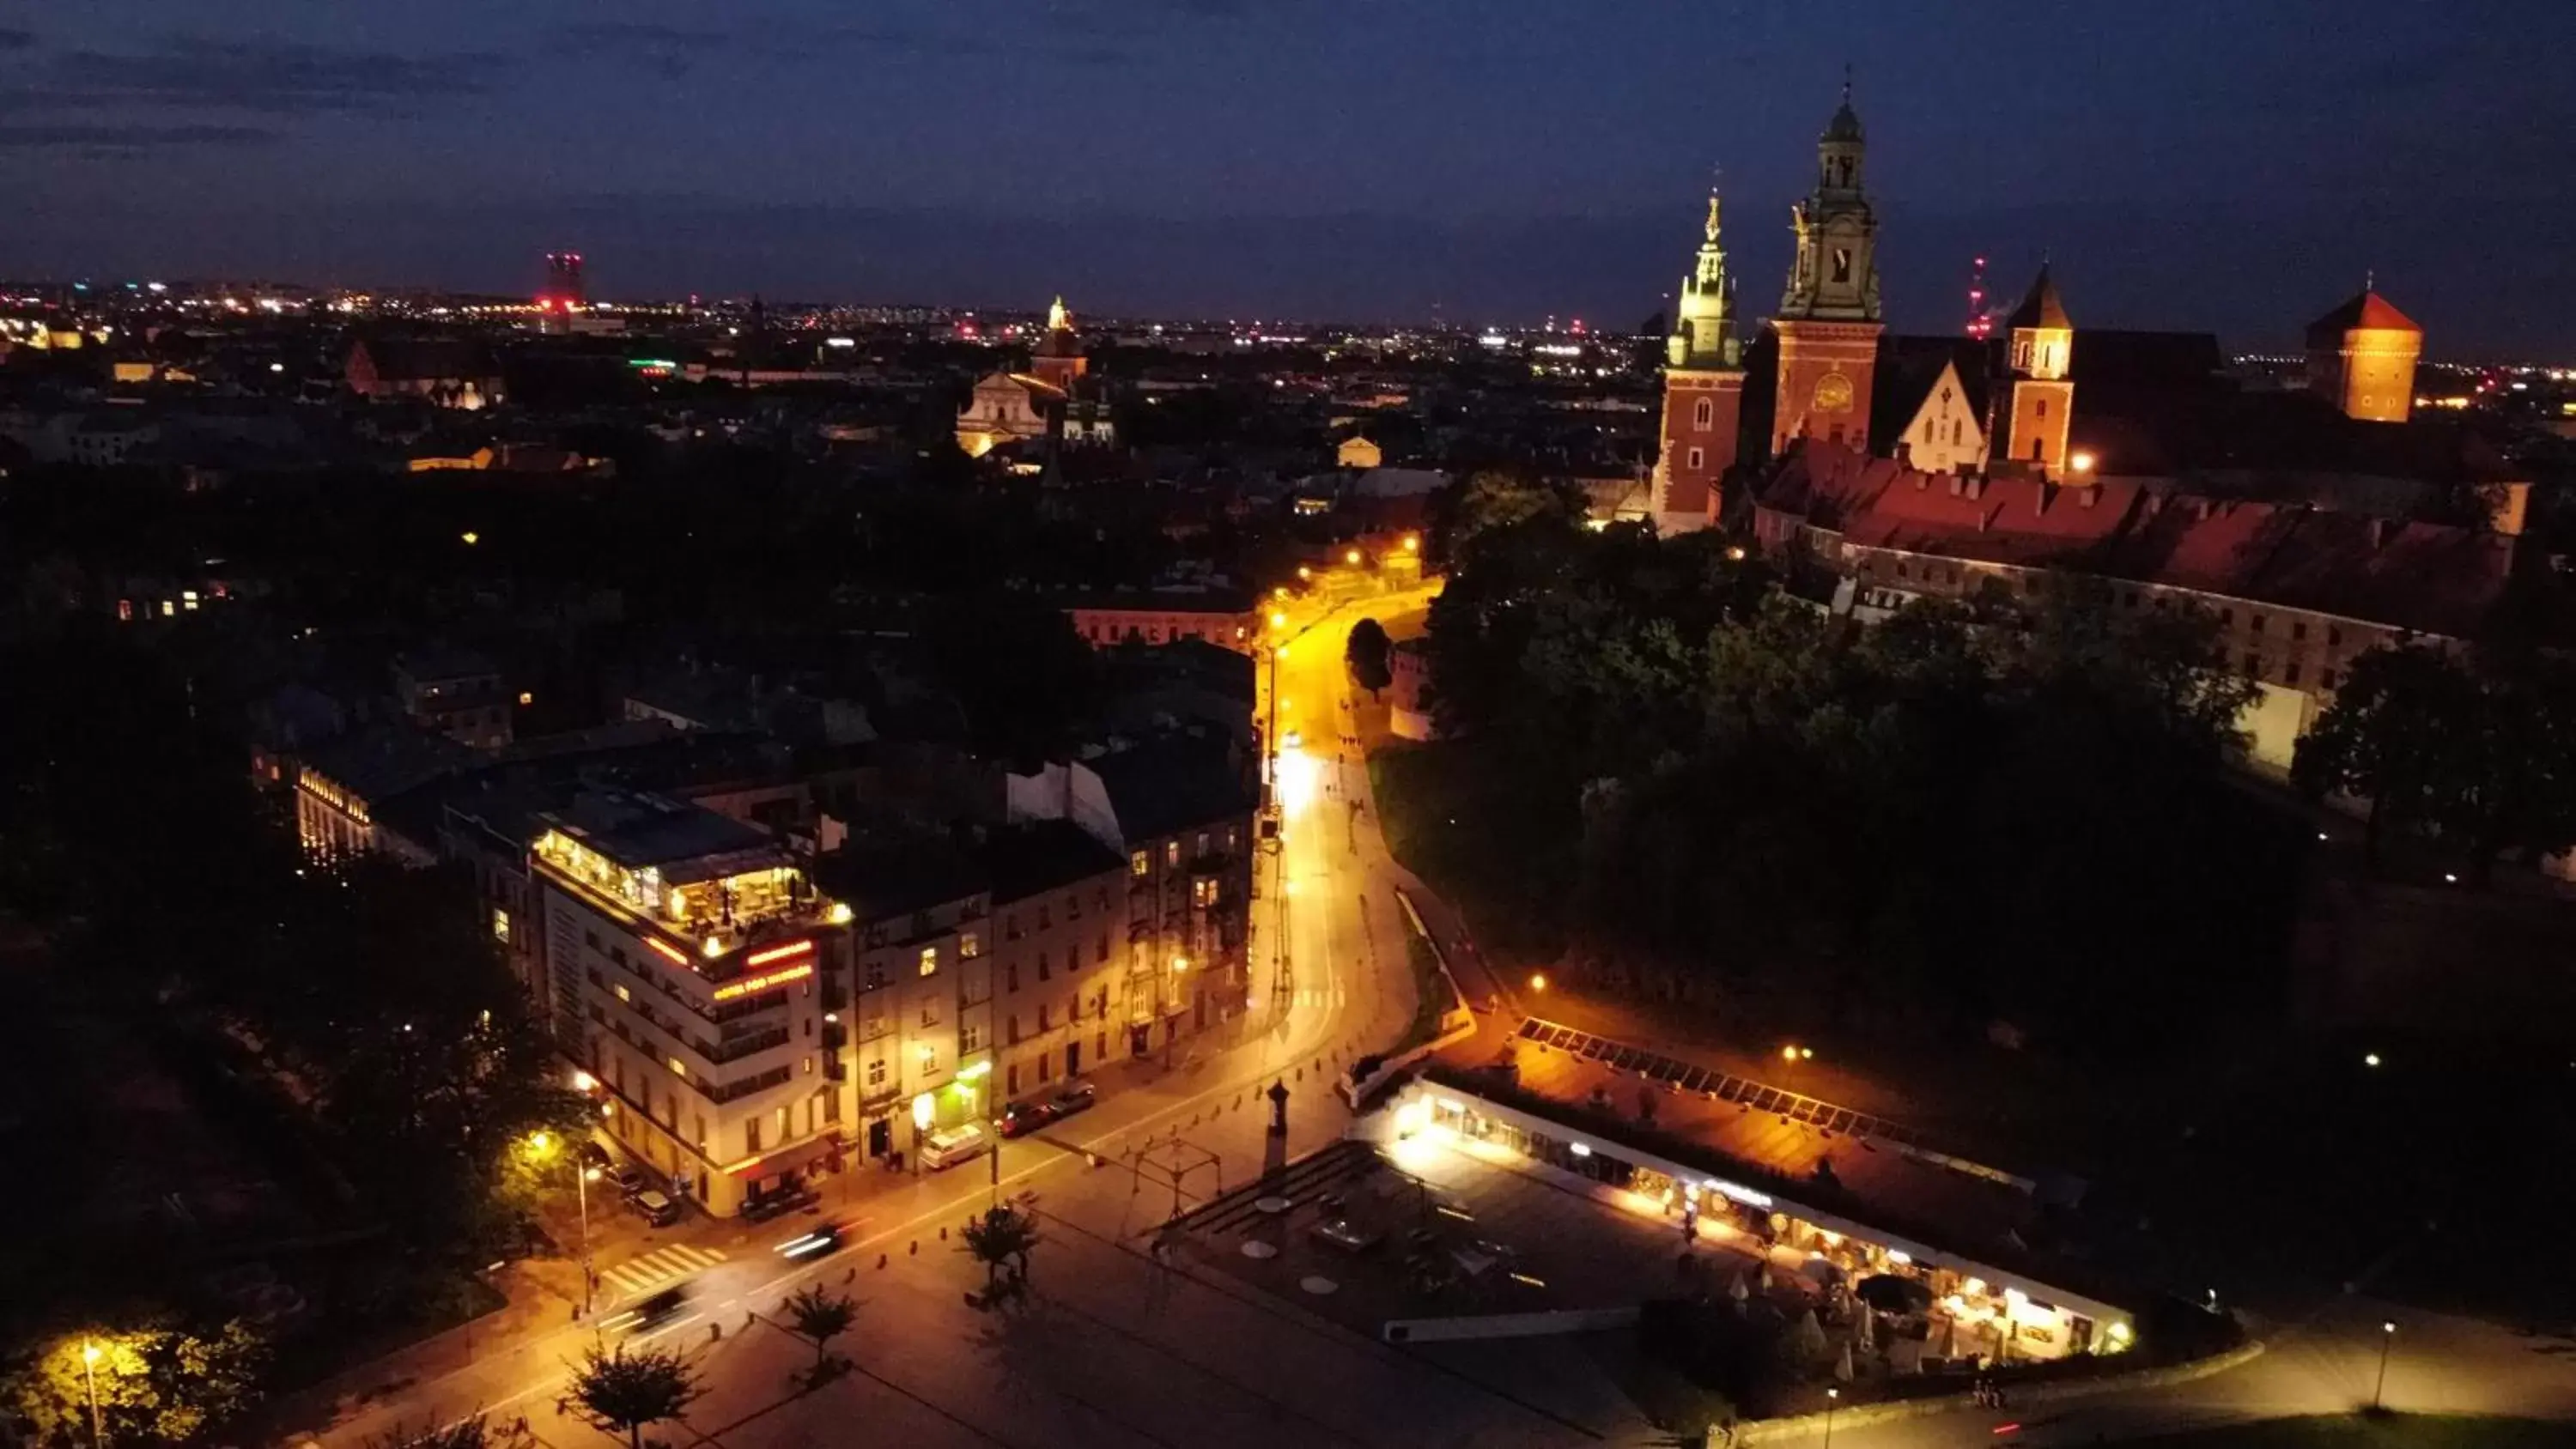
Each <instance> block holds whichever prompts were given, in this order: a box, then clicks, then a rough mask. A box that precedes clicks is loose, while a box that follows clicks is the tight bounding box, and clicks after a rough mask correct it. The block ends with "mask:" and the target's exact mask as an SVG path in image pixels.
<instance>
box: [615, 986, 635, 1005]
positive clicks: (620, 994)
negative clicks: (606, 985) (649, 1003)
mask: <svg viewBox="0 0 2576 1449" xmlns="http://www.w3.org/2000/svg"><path fill="white" fill-rule="evenodd" d="M612 989H613V990H615V991H616V993H617V999H618V1000H620V1001H623V1002H625V1003H626V1004H627V1005H629V1006H632V1005H634V1004H635V993H633V992H631V991H629V990H627V989H626V988H625V987H624V986H617V987H614V988H612Z"/></svg>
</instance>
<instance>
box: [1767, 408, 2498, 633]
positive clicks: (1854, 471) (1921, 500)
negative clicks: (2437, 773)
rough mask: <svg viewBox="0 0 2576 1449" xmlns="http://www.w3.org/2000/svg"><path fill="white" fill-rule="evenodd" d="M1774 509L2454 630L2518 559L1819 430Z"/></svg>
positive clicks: (1879, 533) (2349, 519) (1893, 541)
mask: <svg viewBox="0 0 2576 1449" xmlns="http://www.w3.org/2000/svg"><path fill="white" fill-rule="evenodd" d="M1759 503H1760V506H1761V507H1763V508H1766V509H1770V510H1773V511H1776V512H1782V513H1787V514H1790V515H1793V516H1798V517H1802V518H1804V519H1805V520H1806V521H1807V522H1809V523H1810V524H1812V525H1814V526H1817V527H1820V528H1826V529H1831V530H1833V531H1835V532H1838V533H1840V534H1841V535H1842V536H1843V537H1844V538H1845V539H1847V540H1849V541H1850V542H1852V543H1855V544H1860V545H1863V546H1865V547H1873V548H1886V549H1897V550H1902V551H1904V552H1908V553H1918V554H1926V555H1930V556H1933V557H1940V558H1957V559H1964V560H1969V561H1973V562H1982V563H1994V564H2004V565H2014V566H2021V567H2029V568H2063V569H2069V570H2074V571H2078V572H2084V573H2094V574H2100V575H2103V576H2105V577H2110V578H2116V579H2126V580H2131V581H2134V582H2138V583H2149V584H2160V585H2165V586H2168V587H2173V588H2183V589H2192V590H2196V591H2199V592H2202V593H2207V594H2213V595H2218V596H2222V597H2227V598H2239V599H2248V600H2253V601H2256V602H2263V603H2273V604H2279V605H2281V606H2283V607H2285V608H2297V609H2312V610H2315V611H2317V612H2320V613H2328V614H2340V615H2343V616H2344V617H2347V618H2353V619H2366V620H2370V621H2372V622H2374V623H2380V624H2388V625H2393V626H2395V627H2398V628H2402V629H2411V630H2415V631H2418V632H2421V633H2428V634H2439V635H2444V636H2446V637H2451V638H2466V637H2473V636H2474V635H2476V634H2477V633H2478V632H2479V631H2480V630H2481V629H2483V628H2484V627H2485V624H2486V621H2487V619H2488V617H2489V616H2490V615H2491V614H2492V613H2493V612H2494V610H2495V609H2496V607H2497V606H2498V604H2499V603H2501V602H2502V600H2503V598H2504V593H2505V587H2506V584H2507V582H2508V580H2509V578H2510V576H2511V574H2512V570H2513V561H2514V541H2513V540H2512V539H2510V538H2506V537H2502V536H2500V535H2497V534H2492V533H2488V532H2486V531H2484V530H2482V529H2474V528H2461V527H2457V526H2453V525H2449V524H2435V523H2423V522H2417V521H2413V520H2405V519H2384V518H2374V517H2372V516H2370V515H2367V514H2363V513H2358V512H2350V511H2342V510H2336V509H2331V508H2321V507H2318V506H2315V505H2313V504H2310V503H2304V502H2264V501H2256V500H2248V499H2223V498H2210V497H2205V496H2200V495H2196V494H2188V493H2182V492H2177V491H2170V490H2167V489H2165V488H2163V487H2160V486H2157V485H2154V484H2149V483H2145V482H2141V481H2139V480H2136V479H2122V478H2110V479H2105V480H2104V481H2102V482H2101V483H2099V484H2096V485H2093V486H2091V487H2085V488H2065V487H2059V486H2055V485H2052V484H2048V483H2045V482H2042V481H2041V480H2039V479H2037V478H2034V477H2029V476H2007V477H1998V478H1990V479H1986V480H1983V481H1982V483H1980V482H1978V481H1976V480H1965V479H1958V478H1953V477H1950V476H1946V475H1941V474H1927V473H1921V472H1917V471H1915V470H1913V469H1910V468H1905V467H1902V466H1900V465H1898V464H1896V463H1895V462H1893V461H1891V460H1888V459H1884V458H1866V457H1863V456H1861V455H1860V454H1858V453H1855V452H1853V451H1852V450H1851V449H1849V448H1843V447H1837V446H1835V445H1833V444H1830V443H1818V442H1815V441H1812V440H1810V441H1808V442H1805V443H1803V444H1801V445H1800V446H1799V447H1798V448H1796V449H1794V450H1793V451H1792V452H1791V453H1790V454H1789V455H1788V457H1787V458H1786V459H1785V460H1784V461H1783V463H1782V465H1781V466H1780V468H1779V469H1777V470H1776V471H1775V472H1774V474H1773V475H1772V477H1771V478H1769V479H1768V480H1766V481H1765V484H1764V486H1763V488H1762V489H1761V492H1760V496H1759Z"/></svg>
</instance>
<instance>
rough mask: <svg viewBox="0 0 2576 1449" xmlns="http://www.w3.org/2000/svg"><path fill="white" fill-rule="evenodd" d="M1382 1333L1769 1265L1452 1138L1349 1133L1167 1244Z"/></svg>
mask: <svg viewBox="0 0 2576 1449" xmlns="http://www.w3.org/2000/svg"><path fill="white" fill-rule="evenodd" d="M1160 1250H1161V1251H1164V1252H1179V1253H1185V1254H1187V1255H1188V1256H1189V1259H1190V1261H1192V1262H1194V1263H1198V1264H1202V1265H1204V1266H1206V1267H1209V1268H1213V1269H1215V1270H1217V1271H1220V1272H1223V1273H1226V1274H1228V1275H1229V1276H1232V1277H1235V1278H1238V1279H1241V1280H1242V1281H1244V1282H1246V1283H1248V1284H1250V1285H1252V1286H1255V1287H1258V1288H1261V1289H1262V1290H1264V1291H1265V1292H1270V1293H1275V1294H1278V1295H1279V1296H1281V1297H1284V1298H1289V1299H1293V1300H1296V1301H1298V1302H1300V1303H1301V1304H1303V1305H1304V1306H1305V1307H1306V1308H1308V1309H1309V1310H1310V1311H1313V1312H1316V1313H1319V1314H1322V1315H1323V1316H1325V1317H1328V1318H1331V1319H1333V1320H1335V1321H1337V1322H1340V1323H1343V1324H1345V1325H1347V1326H1349V1327H1351V1328H1354V1329H1356V1330H1358V1331H1361V1332H1364V1333H1368V1334H1370V1335H1372V1336H1375V1335H1377V1334H1378V1333H1379V1332H1380V1331H1381V1330H1382V1329H1383V1327H1384V1325H1385V1324H1386V1323H1387V1322H1388V1321H1389V1320H1391V1319H1419V1318H1441V1317H1451V1316H1465V1315H1474V1314H1487V1313H1531V1312H1540V1311H1548V1310H1565V1309H1594V1308H1624V1307H1629V1306H1633V1305H1635V1304H1637V1303H1639V1302H1642V1301H1644V1300H1645V1299H1648V1298H1651V1297H1658V1296H1664V1295H1669V1294H1672V1293H1674V1292H1676V1291H1689V1290H1691V1289H1693V1288H1710V1287H1714V1288H1718V1289H1722V1288H1723V1287H1724V1286H1725V1285H1726V1284H1727V1282H1728V1281H1729V1280H1730V1279H1731V1278H1733V1277H1734V1276H1735V1275H1737V1274H1739V1273H1745V1272H1751V1271H1758V1268H1759V1265H1760V1259H1758V1258H1757V1257H1756V1256H1755V1255H1754V1253H1753V1251H1752V1246H1751V1244H1750V1243H1749V1242H1747V1243H1745V1244H1744V1245H1743V1246H1741V1247H1738V1246H1735V1245H1734V1244H1733V1243H1731V1242H1729V1241H1727V1240H1722V1239H1717V1238H1713V1237H1709V1236H1702V1237H1700V1238H1699V1239H1698V1240H1697V1241H1696V1242H1695V1243H1694V1244H1692V1245H1691V1246H1690V1247H1689V1248H1688V1249H1687V1250H1686V1249H1685V1246H1684V1243H1683V1239H1682V1236H1681V1231H1680V1226H1679V1224H1678V1222H1664V1221H1658V1220H1656V1219H1653V1218H1649V1217H1645V1216H1641V1215H1639V1214H1638V1213H1636V1212H1633V1211H1625V1210H1622V1209H1619V1208H1617V1207H1613V1206H1611V1205H1610V1204H1607V1203H1604V1202H1601V1201H1597V1200H1595V1199H1593V1198H1590V1197H1587V1196H1583V1195H1581V1194H1578V1193H1575V1192H1570V1191H1568V1190H1566V1189H1564V1188H1562V1187H1558V1186H1555V1185H1552V1184H1550V1183H1548V1182H1545V1181H1542V1180H1540V1179H1538V1178H1536V1177H1534V1176H1531V1175H1528V1174H1525V1173H1521V1172H1515V1171H1513V1170H1511V1169H1509V1168H1507V1167H1504V1166H1500V1165H1497V1164H1495V1163H1491V1162H1487V1161H1483V1160H1481V1159H1479V1158H1478V1157H1476V1156H1473V1155H1470V1154H1469V1153H1468V1152H1465V1151H1461V1150H1459V1149H1457V1148H1454V1147H1450V1146H1444V1145H1430V1144H1424V1145H1420V1146H1416V1145H1412V1144H1408V1145H1406V1146H1405V1147H1404V1149H1403V1150H1402V1155H1401V1161H1400V1162H1399V1161H1395V1160H1390V1159H1388V1158H1386V1157H1384V1156H1382V1155H1380V1154H1379V1152H1378V1151H1377V1150H1376V1149H1375V1148H1374V1147H1372V1146H1370V1145H1368V1144H1365V1143H1358V1142H1346V1143H1342V1144H1340V1145H1338V1146H1336V1147H1334V1148H1332V1149H1329V1150H1328V1151H1326V1152H1323V1153H1318V1154H1316V1156H1315V1157H1312V1158H1308V1159H1306V1160H1305V1161H1303V1162H1299V1163H1294V1164H1291V1165H1290V1166H1289V1168H1288V1169H1287V1170H1286V1171H1285V1172H1284V1173H1282V1174H1281V1175H1280V1177H1279V1178H1278V1179H1277V1180H1276V1181H1275V1182H1273V1183H1271V1184H1268V1185H1266V1186H1262V1187H1256V1188H1253V1189H1248V1190H1246V1191H1245V1192H1242V1193H1239V1194H1236V1195H1235V1196H1232V1197H1229V1198H1227V1199H1225V1200H1224V1201H1222V1202H1219V1203H1217V1204H1214V1205H1212V1206H1211V1207H1210V1208H1209V1209H1207V1210H1204V1211H1202V1212H1201V1213H1198V1214H1195V1215H1193V1217H1192V1218H1191V1219H1189V1220H1188V1221H1187V1222H1186V1223H1185V1225H1184V1231H1183V1232H1182V1233H1181V1234H1180V1235H1178V1237H1177V1239H1173V1238H1167V1239H1166V1240H1165V1241H1164V1242H1163V1244H1162V1245H1161V1248H1160Z"/></svg>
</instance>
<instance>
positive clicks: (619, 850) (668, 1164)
mask: <svg viewBox="0 0 2576 1449" xmlns="http://www.w3.org/2000/svg"><path fill="white" fill-rule="evenodd" d="M539 820H540V823H541V825H542V831H541V833H540V834H539V835H538V836H537V838H536V841H535V844H534V846H533V847H532V849H531V852H530V855H531V867H532V870H533V872H534V874H535V876H536V878H537V880H538V881H539V883H540V886H541V895H542V899H543V902H544V906H543V910H544V916H545V924H544V930H545V933H546V940H545V955H546V960H547V963H548V966H549V969H550V971H551V973H552V976H553V985H554V1000H555V1005H556V1011H557V1013H558V1037H559V1039H560V1041H561V1044H562V1046H563V1048H564V1050H565V1052H566V1054H567V1055H569V1056H570V1057H571V1058H572V1059H573V1060H574V1061H575V1062H576V1063H578V1064H579V1065H580V1066H581V1067H582V1068H583V1069H584V1070H585V1071H586V1072H587V1073H588V1074H589V1076H590V1078H591V1079H592V1080H593V1081H594V1082H595V1083H596V1089H597V1090H598V1091H599V1092H600V1093H602V1094H603V1097H602V1100H603V1103H604V1105H605V1107H606V1110H607V1114H608V1115H607V1126H608V1130H609V1131H610V1132H611V1133H613V1134H614V1135H615V1136H616V1137H617V1138H618V1139H619V1140H620V1141H622V1142H623V1143H624V1144H625V1145H626V1146H627V1148H628V1149H629V1150H630V1151H632V1152H633V1153H634V1155H635V1156H636V1157H637V1158H638V1159H639V1160H641V1161H643V1162H645V1163H647V1164H649V1165H651V1166H652V1167H654V1168H656V1169H658V1170H659V1171H660V1172H661V1173H663V1174H664V1175H665V1176H666V1177H668V1178H669V1180H670V1183H671V1186H672V1188H673V1190H674V1191H675V1192H676V1193H679V1194H684V1195H686V1196H688V1197H690V1198H693V1199H695V1200H696V1201H697V1202H698V1203H700V1204H701V1205H702V1206H704V1207H705V1208H706V1209H707V1210H708V1211H709V1212H712V1213H716V1214H728V1213H732V1212H736V1211H738V1210H739V1209H741V1208H742V1207H743V1206H744V1205H745V1204H746V1203H748V1202H751V1201H754V1200H756V1199H758V1198H761V1197H763V1196H766V1195H769V1194H773V1193H784V1192H792V1191H795V1190H796V1189H797V1188H798V1187H799V1186H801V1185H802V1182H803V1180H804V1178H805V1177H806V1176H807V1174H809V1173H810V1172H812V1171H813V1170H814V1169H815V1168H816V1167H817V1165H818V1164H819V1163H821V1162H824V1161H826V1160H828V1159H834V1158H837V1156H838V1154H839V1152H840V1144H841V1140H842V1138H841V1134H842V1130H843V1124H844V1123H845V1121H846V1120H847V1119H848V1116H849V1102H848V1094H847V1091H846V1089H845V1084H844V1083H843V1081H842V1080H841V1079H840V1077H839V1076H838V1075H837V1074H836V1073H835V1072H834V1071H833V1070H832V1066H833V1061H832V1055H833V1044H832V1042H831V1040H830V1038H828V1037H827V1036H826V1035H825V1031H824V1028H825V1025H826V1018H827V1016H828V1015H829V1014H830V1013H831V1011H832V1007H831V1006H830V1005H829V1003H830V1002H832V1001H833V1000H835V999H836V993H838V992H840V991H843V990H845V989H846V985H845V981H844V979H843V977H842V975H841V972H842V969H843V968H842V966H841V953H840V946H841V940H840V934H841V933H840V932H839V931H838V930H837V929H836V928H837V927H838V926H840V925H842V924H845V923H846V922H847V921H848V920H849V919H850V913H849V908H848V907H846V906H842V905H838V904H836V903H834V902H832V901H830V900H828V899H826V898H825V897H824V896H823V895H821V894H820V893H819V892H818V891H816V889H815V888H814V887H813V885H812V883H811V882H810V881H808V879H807V878H806V874H805V872H804V871H803V870H802V869H800V868H799V866H798V865H797V863H796V861H795V859H794V858H793V857H792V856H790V855H789V854H788V853H787V851H785V850H784V849H783V848H781V847H780V846H778V845H777V844H775V843H774V842H773V841H772V839H771V837H770V836H769V834H768V833H767V832H765V831H762V830H760V829H758V828H756V827H753V826H750V825H746V824H743V823H742V822H740V821H737V820H731V819H727V818H726V817H724V816H722V815H718V814H716V813H715V812H713V811H711V810H707V809H704V808H703V807H700V806H697V805H692V804H688V803H686V802H683V801H678V800H674V799H670V798H668V797H664V796H657V795H644V794H634V793H627V792H622V791H602V792H593V793H588V794H584V795H581V796H579V797H577V798H576V799H575V800H574V801H573V802H572V803H571V804H570V805H569V806H567V807H565V808H563V809H561V810H557V811H550V812H546V813H544V814H543V815H541V816H540V817H539ZM576 1004H577V1006H578V1009H579V1013H580V1015H579V1019H578V1020H574V1021H571V1022H569V1023H567V1022H565V1021H564V1020H563V1017H564V1016H566V1015H567V1014H568V1011H569V1008H571V1007H572V1006H574V1005H576ZM567 1027H569V1029H566V1028H567Z"/></svg>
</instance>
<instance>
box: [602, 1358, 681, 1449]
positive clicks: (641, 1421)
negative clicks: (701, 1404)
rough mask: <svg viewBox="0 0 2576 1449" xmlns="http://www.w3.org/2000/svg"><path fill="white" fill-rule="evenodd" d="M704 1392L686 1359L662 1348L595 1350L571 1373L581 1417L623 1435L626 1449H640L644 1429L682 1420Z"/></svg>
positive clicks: (608, 1430)
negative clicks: (677, 1419) (668, 1421)
mask: <svg viewBox="0 0 2576 1449" xmlns="http://www.w3.org/2000/svg"><path fill="white" fill-rule="evenodd" d="M705 1392H706V1386H705V1385H704V1384H702V1383H700V1382H699V1380H698V1375H697V1371H696V1370H695V1369H693V1368H691V1367H690V1366H689V1361H688V1360H687V1359H684V1358H682V1357H681V1356H680V1355H679V1354H678V1353H676V1352H674V1351H672V1350H670V1349H666V1348H641V1349H636V1350H633V1351H632V1352H630V1351H628V1348H627V1346H626V1345H625V1344H622V1343H621V1344H619V1345H618V1346H617V1347H616V1348H614V1349H612V1350H608V1351H605V1352H603V1351H601V1350H600V1349H598V1348H596V1347H594V1348H592V1349H591V1350H590V1351H589V1353H588V1355H587V1356H586V1357H585V1358H584V1359H583V1361H582V1364H581V1367H580V1368H578V1369H576V1370H574V1372H573V1381H572V1398H573V1402H574V1403H575V1404H576V1405H578V1406H579V1408H580V1410H581V1416H582V1418H583V1419H585V1420H586V1421H588V1422H589V1424H590V1425H591V1427H593V1428H595V1429H597V1430H599V1431H600V1432H601V1433H603V1434H623V1435H625V1436H626V1443H627V1446H628V1449H644V1426H645V1425H647V1424H658V1423H661V1422H663V1421H664V1420H668V1419H676V1418H678V1417H680V1415H681V1414H682V1413H684V1412H685V1411H686V1410H687V1409H688V1407H689V1405H691V1404H693V1403H695V1402H697V1399H698V1397H699V1396H700V1395H701V1394H704V1393H705Z"/></svg>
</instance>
